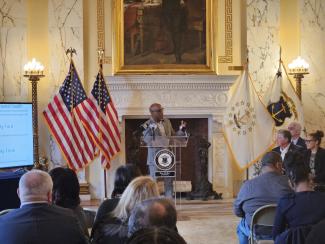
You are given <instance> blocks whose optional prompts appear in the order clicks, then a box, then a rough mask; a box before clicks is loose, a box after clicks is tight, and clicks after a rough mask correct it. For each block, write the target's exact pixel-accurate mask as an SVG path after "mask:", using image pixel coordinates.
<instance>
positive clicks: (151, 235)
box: [126, 227, 186, 244]
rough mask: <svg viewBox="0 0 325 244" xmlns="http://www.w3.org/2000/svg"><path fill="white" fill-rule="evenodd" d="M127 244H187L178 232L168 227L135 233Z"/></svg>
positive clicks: (146, 229)
mask: <svg viewBox="0 0 325 244" xmlns="http://www.w3.org/2000/svg"><path fill="white" fill-rule="evenodd" d="M126 243H127V244H186V241H185V240H184V239H183V237H181V236H180V235H179V234H178V233H177V232H176V231H174V230H171V229H170V228H166V227H159V228H157V227H152V228H144V229H141V230H138V231H137V232H135V233H134V234H133V235H132V236H131V237H130V238H129V239H128V241H127V242H126Z"/></svg>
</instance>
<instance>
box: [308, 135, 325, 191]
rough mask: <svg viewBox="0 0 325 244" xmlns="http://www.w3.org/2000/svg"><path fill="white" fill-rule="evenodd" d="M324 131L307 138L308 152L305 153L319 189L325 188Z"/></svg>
mask: <svg viewBox="0 0 325 244" xmlns="http://www.w3.org/2000/svg"><path fill="white" fill-rule="evenodd" d="M323 136H324V133H323V131H319V130H318V131H316V132H315V133H310V134H309V135H308V137H307V140H306V143H307V148H308V150H307V151H306V153H305V157H306V158H305V163H306V165H307V166H308V167H309V169H310V173H311V175H312V178H313V180H314V183H315V184H316V189H317V185H319V187H323V188H324V186H325V149H323V148H321V147H320V144H321V142H322V138H323Z"/></svg>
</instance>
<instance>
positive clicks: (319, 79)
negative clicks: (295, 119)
mask: <svg viewBox="0 0 325 244" xmlns="http://www.w3.org/2000/svg"><path fill="white" fill-rule="evenodd" d="M300 16H301V18H300V35H301V38H300V55H301V56H302V57H303V58H304V59H305V60H306V61H307V62H308V63H309V65H310V71H309V72H310V74H309V75H306V76H305V78H304V80H303V85H302V97H303V104H304V113H305V124H306V127H307V131H309V132H311V131H314V130H316V129H322V130H324V131H325V124H324V122H323V121H324V119H325V69H324V67H325V49H324V42H325V2H324V1H322V0H300Z"/></svg>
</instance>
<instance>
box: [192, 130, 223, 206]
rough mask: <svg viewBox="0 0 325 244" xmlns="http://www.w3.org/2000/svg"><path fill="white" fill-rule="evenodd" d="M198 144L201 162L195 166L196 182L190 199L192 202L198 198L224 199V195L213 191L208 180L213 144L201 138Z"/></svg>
mask: <svg viewBox="0 0 325 244" xmlns="http://www.w3.org/2000/svg"><path fill="white" fill-rule="evenodd" d="M198 142H199V147H198V148H199V149H198V154H199V155H198V156H199V157H198V158H199V162H198V163H196V164H195V167H196V169H195V172H196V181H195V186H194V191H192V192H191V193H190V194H189V197H188V198H189V199H190V200H192V199H198V198H200V199H203V200H208V199H209V198H210V197H211V198H213V199H222V193H217V192H215V191H213V189H212V184H211V183H210V182H209V180H208V159H209V147H210V146H211V143H210V142H208V141H207V140H206V139H205V138H203V137H201V136H199V137H198Z"/></svg>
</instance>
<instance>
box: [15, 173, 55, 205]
mask: <svg viewBox="0 0 325 244" xmlns="http://www.w3.org/2000/svg"><path fill="white" fill-rule="evenodd" d="M52 187H53V182H52V179H51V176H50V175H49V174H48V173H46V172H44V171H41V170H31V171H29V172H27V173H26V174H24V175H23V176H22V177H21V178H20V181H19V188H18V195H19V198H20V201H21V203H24V202H33V201H47V202H50V201H51V195H52Z"/></svg>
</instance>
